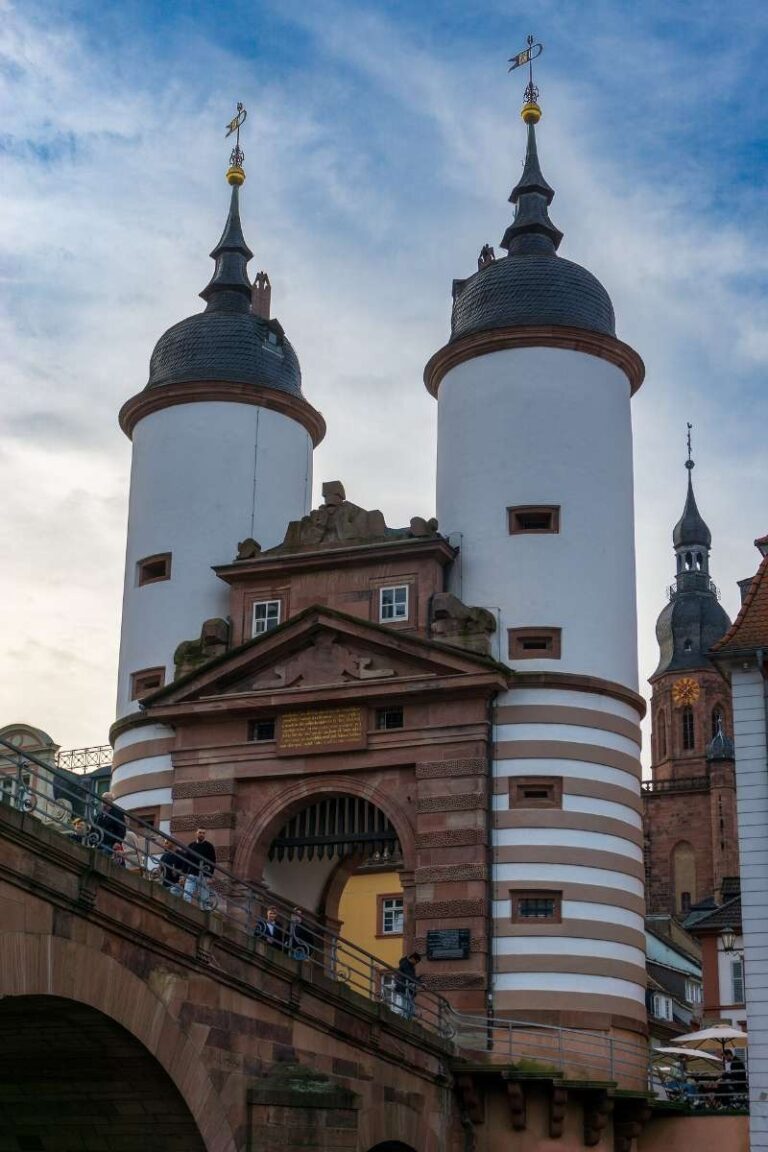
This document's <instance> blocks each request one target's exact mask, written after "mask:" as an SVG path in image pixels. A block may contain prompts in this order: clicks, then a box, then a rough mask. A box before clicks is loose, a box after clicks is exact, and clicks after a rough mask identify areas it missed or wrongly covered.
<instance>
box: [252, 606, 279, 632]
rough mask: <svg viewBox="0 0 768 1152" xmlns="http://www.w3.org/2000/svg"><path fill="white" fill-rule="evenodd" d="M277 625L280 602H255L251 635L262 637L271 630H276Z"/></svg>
mask: <svg viewBox="0 0 768 1152" xmlns="http://www.w3.org/2000/svg"><path fill="white" fill-rule="evenodd" d="M279 623H280V601H279V600H257V601H256V603H255V604H254V605H253V628H252V630H251V635H252V636H263V634H264V633H265V632H271V631H272V629H273V628H277V626H278V624H279Z"/></svg>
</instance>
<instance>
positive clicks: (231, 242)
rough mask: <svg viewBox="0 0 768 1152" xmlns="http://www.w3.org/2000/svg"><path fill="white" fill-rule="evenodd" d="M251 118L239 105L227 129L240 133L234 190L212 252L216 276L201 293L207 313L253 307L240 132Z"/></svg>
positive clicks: (233, 158)
mask: <svg viewBox="0 0 768 1152" xmlns="http://www.w3.org/2000/svg"><path fill="white" fill-rule="evenodd" d="M247 115H248V113H247V112H246V110H245V108H244V107H243V105H242V104H238V106H237V115H236V116H235V117H234V119H232V120H231V121H230V123H229V124H228V126H227V136H230V135H231V134H232V133H233V132H236V133H237V137H236V143H235V147H234V148H233V149H232V154H231V155H230V158H229V169H228V171H227V183H228V184H230V185H231V187H232V195H231V197H230V201H229V215H228V216H227V220H226V223H225V225H224V231H223V232H222V234H221V239H220V240H219V242H218V244H217V245H216V247H215V248H214V249H213V251H212V252H211V259H212V260H215V262H216V266H215V268H214V271H213V276H212V277H211V279H210V281H209V283H208V284H207V285H206V287H205V288H203V290H202V292H201V293H200V295H201V296H202V298H203V300H205V301H206V303H207V305H208V306H207V308H206V312H248V311H249V309H250V306H251V282H250V280H249V279H248V271H247V265H248V261H249V260H250V259H251V257H252V256H253V252H251V250H250V248H249V247H248V245H247V244H246V242H245V237H244V236H243V226H242V224H241V223H240V188H241V187H242V185H243V184H244V183H245V171H244V169H243V162H244V160H245V153H244V152H243V150H242V148H241V147H240V128H241V126H242V124H243V123H244V122H245V118H246V116H247Z"/></svg>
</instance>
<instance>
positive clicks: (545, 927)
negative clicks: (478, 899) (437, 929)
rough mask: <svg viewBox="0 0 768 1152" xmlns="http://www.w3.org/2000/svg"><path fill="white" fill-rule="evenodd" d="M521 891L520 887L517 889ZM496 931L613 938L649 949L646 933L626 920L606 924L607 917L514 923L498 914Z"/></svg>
mask: <svg viewBox="0 0 768 1152" xmlns="http://www.w3.org/2000/svg"><path fill="white" fill-rule="evenodd" d="M513 891H517V889H513ZM493 934H494V936H496V937H500V936H515V937H520V936H547V937H549V936H572V937H574V938H576V939H578V940H610V941H611V942H612V943H613V944H628V945H630V947H632V948H639V949H640V950H641V951H644V950H645V933H644V932H642V931H641V930H640V929H639V928H627V926H626V925H625V924H606V923H605V922H604V921H603V920H569V919H567V918H565V919H563V920H562V921H561V922H560V923H559V924H512V923H510V921H509V919H508V918H506V919H505V918H504V917H501V916H496V917H494V922H493Z"/></svg>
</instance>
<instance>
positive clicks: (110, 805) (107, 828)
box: [93, 792, 125, 856]
mask: <svg viewBox="0 0 768 1152" xmlns="http://www.w3.org/2000/svg"><path fill="white" fill-rule="evenodd" d="M93 827H94V828H97V829H98V830H99V831H100V832H101V839H100V841H99V844H98V847H99V848H100V849H101V851H102V852H106V853H107V855H108V856H111V855H112V854H113V852H114V850H115V844H121V843H122V842H123V839H124V838H125V814H124V813H123V811H122V810H121V809H120V808H118V807H117V805H116V804H115V798H114V796H113V795H112V793H111V792H105V793H104V795H103V796H102V798H101V811H100V812H99V814H98V816H97V817H96V819H95V820H94V822H93Z"/></svg>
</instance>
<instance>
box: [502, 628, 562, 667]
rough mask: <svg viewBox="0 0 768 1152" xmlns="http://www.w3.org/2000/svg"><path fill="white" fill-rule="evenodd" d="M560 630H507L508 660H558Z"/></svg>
mask: <svg viewBox="0 0 768 1152" xmlns="http://www.w3.org/2000/svg"><path fill="white" fill-rule="evenodd" d="M561 631H562V630H561V629H560V628H549V627H542V628H510V629H509V630H508V633H507V636H508V644H509V658H510V660H559V659H560V650H561Z"/></svg>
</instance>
